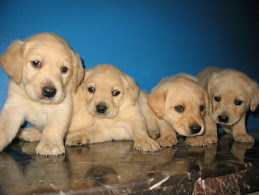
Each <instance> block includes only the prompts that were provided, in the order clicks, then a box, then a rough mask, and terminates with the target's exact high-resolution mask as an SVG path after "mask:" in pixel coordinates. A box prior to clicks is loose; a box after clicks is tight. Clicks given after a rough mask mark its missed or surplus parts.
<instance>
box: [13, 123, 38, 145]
mask: <svg viewBox="0 0 259 195" xmlns="http://www.w3.org/2000/svg"><path fill="white" fill-rule="evenodd" d="M17 137H18V138H19V139H21V140H24V141H27V142H37V141H40V138H41V133H40V132H39V130H38V129H35V128H33V127H28V128H23V129H21V130H20V132H19V133H18V135H17Z"/></svg>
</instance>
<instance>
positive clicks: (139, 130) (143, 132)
mask: <svg viewBox="0 0 259 195" xmlns="http://www.w3.org/2000/svg"><path fill="white" fill-rule="evenodd" d="M137 118H138V119H137ZM137 118H136V120H135V122H132V123H131V124H132V127H131V130H132V136H133V141H134V149H136V150H138V151H145V152H154V151H158V150H159V149H160V146H159V145H158V143H157V142H156V141H155V140H153V139H152V138H150V137H149V136H148V133H147V132H148V131H147V127H146V124H145V120H144V118H143V119H142V118H141V116H139V117H137Z"/></svg>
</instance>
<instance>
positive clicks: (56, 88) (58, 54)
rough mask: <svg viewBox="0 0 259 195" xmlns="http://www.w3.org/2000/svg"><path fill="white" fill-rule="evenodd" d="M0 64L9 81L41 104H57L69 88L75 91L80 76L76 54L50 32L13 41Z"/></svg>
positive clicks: (78, 58) (82, 71)
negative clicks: (13, 82) (9, 78)
mask: <svg viewBox="0 0 259 195" xmlns="http://www.w3.org/2000/svg"><path fill="white" fill-rule="evenodd" d="M0 62H1V65H2V67H3V69H4V70H5V71H6V73H7V74H8V75H9V76H10V77H11V79H12V80H14V81H15V82H16V83H17V84H18V85H20V86H21V87H22V88H24V90H25V92H26V93H27V95H28V96H29V97H30V98H31V99H33V100H34V101H37V102H41V103H59V102H60V101H62V100H63V99H64V97H65V96H66V93H67V92H68V90H69V88H70V85H71V86H72V87H73V89H74V90H76V88H77V86H78V85H79V84H80V82H81V80H82V79H83V75H84V69H83V66H82V62H81V60H80V57H79V55H78V54H77V53H75V52H73V51H72V50H71V48H70V47H69V45H68V44H67V42H66V41H65V40H64V39H62V38H61V37H59V36H58V35H56V34H54V33H39V34H35V35H33V36H31V37H29V38H27V39H24V40H15V41H13V42H12V43H11V45H10V46H9V47H8V49H7V50H6V51H5V52H4V53H3V55H2V56H1V58H0ZM72 80H73V82H72Z"/></svg>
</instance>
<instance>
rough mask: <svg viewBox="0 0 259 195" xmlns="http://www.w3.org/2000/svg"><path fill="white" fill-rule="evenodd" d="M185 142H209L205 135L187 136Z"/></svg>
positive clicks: (198, 143)
mask: <svg viewBox="0 0 259 195" xmlns="http://www.w3.org/2000/svg"><path fill="white" fill-rule="evenodd" d="M185 143H186V144H188V145H190V146H206V145H208V142H207V140H206V138H205V137H204V136H195V137H187V138H186V140H185Z"/></svg>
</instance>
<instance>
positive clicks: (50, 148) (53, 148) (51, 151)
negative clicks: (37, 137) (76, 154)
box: [36, 141, 65, 156]
mask: <svg viewBox="0 0 259 195" xmlns="http://www.w3.org/2000/svg"><path fill="white" fill-rule="evenodd" d="M36 153H37V154H40V155H45V156H48V155H56V156H57V155H60V154H64V153H65V147H64V145H63V144H57V143H52V142H46V141H41V142H40V143H39V144H38V146H37V148H36Z"/></svg>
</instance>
